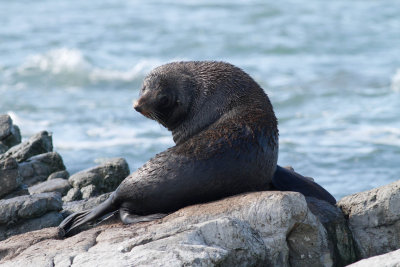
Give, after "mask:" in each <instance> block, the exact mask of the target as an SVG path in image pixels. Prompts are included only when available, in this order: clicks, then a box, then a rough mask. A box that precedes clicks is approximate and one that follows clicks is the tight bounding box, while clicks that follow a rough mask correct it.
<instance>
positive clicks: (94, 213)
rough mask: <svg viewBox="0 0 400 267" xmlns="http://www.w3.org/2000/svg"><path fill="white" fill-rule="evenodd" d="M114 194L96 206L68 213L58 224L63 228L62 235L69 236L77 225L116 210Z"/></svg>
mask: <svg viewBox="0 0 400 267" xmlns="http://www.w3.org/2000/svg"><path fill="white" fill-rule="evenodd" d="M113 200H114V194H111V196H110V197H109V198H108V199H107V200H106V201H104V202H103V203H101V204H100V205H98V206H97V207H95V208H93V209H90V210H85V211H81V212H75V213H73V214H71V215H69V216H68V217H67V218H65V219H64V221H62V222H61V223H60V225H59V226H58V227H59V228H61V229H63V230H64V235H65V236H69V235H70V234H71V233H72V230H74V229H76V228H78V227H79V226H81V225H83V224H85V223H88V222H90V221H93V220H95V219H97V218H101V217H102V216H104V215H106V214H108V213H110V212H113V211H116V210H118V207H117V206H116V205H115V204H114V203H113V202H114V201H113Z"/></svg>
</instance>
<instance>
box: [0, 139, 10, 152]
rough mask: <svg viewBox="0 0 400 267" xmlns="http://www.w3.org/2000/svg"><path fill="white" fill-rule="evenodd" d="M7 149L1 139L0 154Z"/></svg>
mask: <svg viewBox="0 0 400 267" xmlns="http://www.w3.org/2000/svg"><path fill="white" fill-rule="evenodd" d="M7 150H8V146H6V145H4V144H3V143H2V142H1V141H0V154H3V153H5V152H6V151H7Z"/></svg>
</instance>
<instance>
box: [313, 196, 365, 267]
mask: <svg viewBox="0 0 400 267" xmlns="http://www.w3.org/2000/svg"><path fill="white" fill-rule="evenodd" d="M306 201H307V205H308V208H309V209H310V210H311V212H312V213H313V214H314V215H315V216H317V217H318V219H319V221H320V222H321V223H322V224H323V225H324V227H325V229H326V230H327V237H328V242H329V248H330V250H331V251H332V253H333V255H334V257H333V259H334V266H345V265H348V264H350V263H353V262H355V261H356V260H357V259H358V258H357V252H356V246H355V242H354V240H353V235H352V233H351V231H350V229H349V227H348V224H347V221H346V219H345V216H344V214H343V213H342V211H341V210H340V209H339V208H338V207H336V206H333V205H331V204H329V203H328V202H326V201H324V200H319V199H316V198H313V197H306Z"/></svg>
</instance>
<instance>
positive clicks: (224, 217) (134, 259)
mask: <svg viewBox="0 0 400 267" xmlns="http://www.w3.org/2000/svg"><path fill="white" fill-rule="evenodd" d="M60 236H61V235H60V232H59V230H58V229H57V228H55V227H53V228H47V229H42V230H38V231H35V232H30V233H26V234H22V235H18V236H12V237H10V238H8V239H7V240H4V241H1V242H0V265H1V266H72V265H73V266H100V265H101V266H333V263H334V259H333V257H334V253H333V252H332V250H331V249H330V248H329V247H330V246H329V241H328V236H327V232H326V230H325V228H324V227H323V225H322V224H321V223H320V221H319V219H317V217H316V216H315V215H314V214H313V213H312V212H311V211H310V209H309V208H308V206H307V202H306V200H305V198H304V197H303V196H302V195H301V194H299V193H294V192H273V191H270V192H256V193H249V194H243V195H238V196H234V197H230V198H226V199H223V200H220V201H216V202H211V203H206V204H200V205H194V206H190V207H186V208H183V209H181V210H179V211H177V212H175V213H172V214H170V215H168V216H167V217H165V218H163V219H161V220H156V221H153V222H147V223H138V224H133V225H123V224H121V223H120V222H118V221H116V220H114V222H113V221H112V220H111V223H108V224H104V225H100V226H98V227H95V228H92V229H89V230H86V231H84V232H81V233H79V234H77V235H75V236H73V237H70V238H66V239H61V238H60Z"/></svg>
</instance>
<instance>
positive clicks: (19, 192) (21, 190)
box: [2, 184, 29, 199]
mask: <svg viewBox="0 0 400 267" xmlns="http://www.w3.org/2000/svg"><path fill="white" fill-rule="evenodd" d="M25 195H29V190H28V186H26V185H24V184H22V185H21V186H19V187H18V188H17V189H15V190H14V191H12V193H10V194H8V195H5V196H4V197H3V198H2V199H10V198H14V197H19V196H25Z"/></svg>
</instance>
